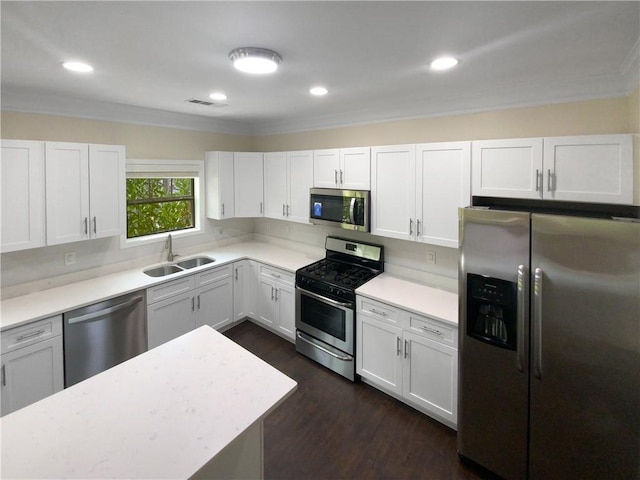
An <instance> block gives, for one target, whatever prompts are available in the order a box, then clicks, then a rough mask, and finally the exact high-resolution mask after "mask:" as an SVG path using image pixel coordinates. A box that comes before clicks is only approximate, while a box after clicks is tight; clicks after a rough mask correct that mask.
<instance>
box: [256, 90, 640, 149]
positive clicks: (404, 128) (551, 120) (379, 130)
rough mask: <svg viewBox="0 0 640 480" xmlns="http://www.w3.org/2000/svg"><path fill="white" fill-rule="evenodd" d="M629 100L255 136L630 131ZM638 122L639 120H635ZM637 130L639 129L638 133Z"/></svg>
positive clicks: (315, 140)
mask: <svg viewBox="0 0 640 480" xmlns="http://www.w3.org/2000/svg"><path fill="white" fill-rule="evenodd" d="M637 95H638V92H636V105H637V103H638V102H637ZM631 102H632V100H631V98H630V97H620V98H610V99H601V100H591V101H585V102H573V103H564V104H558V105H544V106H539V107H528V108H514V109H507V110H496V111H491V112H481V113H471V114H464V115H450V116H443V117H431V118H421V119H414V120H403V121H395V122H387V123H376V124H370V125H359V126H352V127H342V128H331V129H325V130H316V131H312V132H303V133H292V134H285V135H269V136H263V137H256V139H255V142H254V149H255V150H257V151H279V150H306V149H318V148H333V147H352V146H365V145H393V144H401V143H421V142H447V141H455V140H478V139H489V138H518V137H542V136H560V135H588V134H605V133H630V132H631V130H630V125H629V123H630V115H629V108H630V104H631ZM635 121H636V123H637V119H636V120H635ZM633 131H635V132H638V130H637V127H636V130H633Z"/></svg>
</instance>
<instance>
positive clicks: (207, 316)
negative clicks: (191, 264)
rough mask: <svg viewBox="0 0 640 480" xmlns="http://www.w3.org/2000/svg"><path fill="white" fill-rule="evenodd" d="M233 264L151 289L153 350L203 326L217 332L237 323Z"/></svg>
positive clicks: (149, 318) (150, 338)
mask: <svg viewBox="0 0 640 480" xmlns="http://www.w3.org/2000/svg"><path fill="white" fill-rule="evenodd" d="M232 270H233V268H232V265H225V266H222V267H216V268H211V269H208V270H204V271H202V272H200V273H196V274H193V275H189V276H186V277H182V278H179V279H176V280H173V281H171V282H166V283H162V284H160V285H157V286H155V287H152V288H149V289H148V290H147V335H148V343H149V349H151V348H154V347H157V346H158V345H161V344H163V343H165V342H168V341H169V340H172V339H174V338H176V337H179V336H180V335H183V334H185V333H187V332H190V331H191V330H193V329H194V328H196V327H198V326H201V325H210V326H211V327H213V328H215V329H220V328H223V327H225V326H227V325H229V324H231V323H232V322H233V277H232Z"/></svg>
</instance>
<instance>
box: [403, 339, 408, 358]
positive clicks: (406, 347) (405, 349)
mask: <svg viewBox="0 0 640 480" xmlns="http://www.w3.org/2000/svg"><path fill="white" fill-rule="evenodd" d="M407 355H409V341H408V340H405V341H404V358H407Z"/></svg>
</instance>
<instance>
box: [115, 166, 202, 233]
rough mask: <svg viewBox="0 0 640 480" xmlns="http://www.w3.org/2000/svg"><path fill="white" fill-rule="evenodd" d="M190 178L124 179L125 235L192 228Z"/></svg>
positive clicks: (192, 190)
mask: <svg viewBox="0 0 640 480" xmlns="http://www.w3.org/2000/svg"><path fill="white" fill-rule="evenodd" d="M193 186H194V180H193V178H178V177H171V178H127V238H135V237H143V236H145V235H153V234H154V233H166V232H173V231H176V230H184V229H188V228H195V226H196V222H195V197H194V188H193Z"/></svg>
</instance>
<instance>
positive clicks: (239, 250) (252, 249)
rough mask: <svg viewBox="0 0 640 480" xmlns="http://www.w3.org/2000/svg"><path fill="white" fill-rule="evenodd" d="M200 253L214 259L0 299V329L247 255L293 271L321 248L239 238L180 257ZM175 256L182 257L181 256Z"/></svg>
mask: <svg viewBox="0 0 640 480" xmlns="http://www.w3.org/2000/svg"><path fill="white" fill-rule="evenodd" d="M200 255H204V256H208V257H212V258H215V259H216V261H215V263H213V264H208V265H205V266H203V267H197V268H192V269H190V270H186V271H184V272H180V273H174V274H172V275H167V276H164V277H159V278H153V277H149V276H147V275H145V274H144V273H143V272H142V271H143V270H145V269H146V268H148V267H151V266H153V265H149V266H148V267H138V268H133V269H130V270H125V271H122V272H118V273H113V274H110V275H105V276H102V277H98V278H92V279H90V280H85V281H83V282H77V283H73V284H69V285H65V286H62V287H56V288H51V289H49V290H42V291H40V292H35V293H31V294H29V295H23V296H20V297H15V298H11V299H9V300H4V301H2V302H0V312H1V317H0V330H5V329H7V328H11V327H16V326H18V325H21V324H23V323H27V322H31V321H34V320H39V319H41V318H46V317H50V316H53V315H58V314H61V313H64V312H68V311H70V310H74V309H76V308H80V307H83V306H85V305H90V304H92V303H97V302H100V301H102V300H106V299H108V298H113V297H117V296H118V295H124V294H126V293H129V292H134V291H136V290H142V289H146V288H149V287H151V286H153V285H157V284H160V283H163V282H168V281H171V280H175V279H176V278H180V277H181V276H185V275H192V274H194V273H197V272H198V271H201V270H203V269H207V268H210V267H217V266H222V265H225V264H228V263H230V262H234V261H237V260H242V259H244V258H250V259H252V260H256V261H258V262H261V263H266V264H269V265H272V266H275V267H279V268H282V269H284V270H288V271H290V272H295V271H296V270H297V269H298V268H300V267H303V266H305V265H308V264H310V263H312V262H315V261H316V260H319V259H321V258H323V257H324V249H317V253H302V252H299V251H296V250H292V249H288V248H282V247H279V246H276V245H273V244H270V243H265V242H239V243H235V244H233V245H228V246H225V247H220V248H215V249H212V250H205V251H202V252H200V253H198V254H197V255H189V256H185V257H184V258H190V257H195V256H200ZM178 260H183V258H179V259H178ZM157 265H160V264H157Z"/></svg>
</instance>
